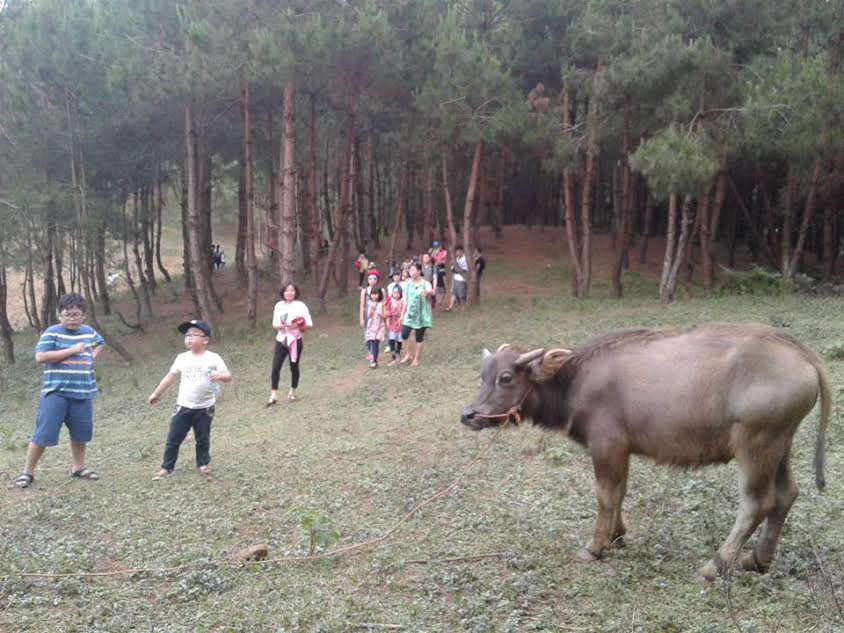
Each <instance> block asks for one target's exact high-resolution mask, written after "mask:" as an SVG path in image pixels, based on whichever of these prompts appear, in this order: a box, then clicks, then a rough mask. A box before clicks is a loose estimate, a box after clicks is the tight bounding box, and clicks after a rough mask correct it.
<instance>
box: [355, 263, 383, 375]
mask: <svg viewBox="0 0 844 633" xmlns="http://www.w3.org/2000/svg"><path fill="white" fill-rule="evenodd" d="M380 280H381V273H379V272H378V271H377V270H376V269H375V268H371V269H370V270H369V271H368V272H367V273H366V287H364V288H361V291H360V310H359V322H360V327H361V328H362V329H363V345H364V347H365V348H366V358H367V360H369V361H371V360H372V355H371V354H370V353H369V346H368V345H367V343H366V323H367V321H368V319H369V301H370V296H371V294H372V291H373V290H375V288H376V287H377V285H378V282H379V281H380Z"/></svg>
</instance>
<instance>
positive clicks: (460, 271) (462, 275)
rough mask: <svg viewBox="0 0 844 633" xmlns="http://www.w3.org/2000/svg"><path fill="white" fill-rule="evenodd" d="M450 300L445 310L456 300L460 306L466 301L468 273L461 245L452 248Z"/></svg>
mask: <svg viewBox="0 0 844 633" xmlns="http://www.w3.org/2000/svg"><path fill="white" fill-rule="evenodd" d="M451 272H452V277H451V302H450V303H449V304H448V307H447V308H446V311H448V310H451V309H452V308H453V307H454V302H455V301H456V302H457V303H458V304H459V305H460V307H461V308H462V307H463V306H464V305H465V303H466V290H467V284H466V275H467V274H468V273H469V264H467V263H466V255H465V254H464V253H463V247H462V246H456V247H455V248H454V264H452V266H451Z"/></svg>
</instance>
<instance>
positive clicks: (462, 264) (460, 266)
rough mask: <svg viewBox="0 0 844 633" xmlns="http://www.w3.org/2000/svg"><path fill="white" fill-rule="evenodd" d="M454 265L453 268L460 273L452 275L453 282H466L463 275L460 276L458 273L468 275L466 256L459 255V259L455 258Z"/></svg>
mask: <svg viewBox="0 0 844 633" xmlns="http://www.w3.org/2000/svg"><path fill="white" fill-rule="evenodd" d="M454 264H455V266H454V268H455V270H458V271H460V272H455V273H454V277H453V279H454V281H466V278H465V277H464V276H463V275H461V274H460V273H468V272H469V265H468V264H467V263H466V256H465V255H461V256H460V257H458V258H457V260H456V261H455V262H454Z"/></svg>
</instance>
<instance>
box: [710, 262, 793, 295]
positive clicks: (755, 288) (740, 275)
mask: <svg viewBox="0 0 844 633" xmlns="http://www.w3.org/2000/svg"><path fill="white" fill-rule="evenodd" d="M721 273H722V283H721V286H720V288H719V292H720V293H721V294H727V295H773V296H778V295H784V294H788V293H790V292H792V291H793V290H794V284H793V283H792V282H791V281H790V280H788V279H786V278H785V277H783V276H782V275H781V274H780V273H778V272H775V271H771V270H767V269H765V268H762V267H760V266H754V267H753V268H751V269H750V270H747V271H744V270H733V269H732V268H725V267H723V266H722V267H721Z"/></svg>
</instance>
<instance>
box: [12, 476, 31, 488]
mask: <svg viewBox="0 0 844 633" xmlns="http://www.w3.org/2000/svg"><path fill="white" fill-rule="evenodd" d="M12 483H13V484H14V485H15V486H17V487H18V488H29V487H30V486H31V485H32V484H34V483H35V477H33V476H32V475H31V474H29V473H21V474H20V475H18V476H17V478H16V479H15V480H14V481H13V482H12Z"/></svg>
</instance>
